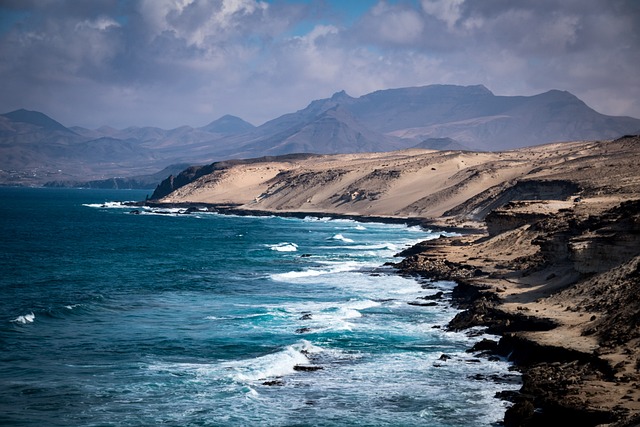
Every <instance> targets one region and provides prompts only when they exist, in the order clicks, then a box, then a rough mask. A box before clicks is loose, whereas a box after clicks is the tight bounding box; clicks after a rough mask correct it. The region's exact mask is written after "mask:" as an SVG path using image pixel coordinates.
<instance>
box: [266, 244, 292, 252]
mask: <svg viewBox="0 0 640 427" xmlns="http://www.w3.org/2000/svg"><path fill="white" fill-rule="evenodd" d="M267 246H268V247H269V248H270V249H271V250H272V251H277V252H295V251H297V250H298V245H297V244H295V243H288V242H283V243H278V244H275V245H267Z"/></svg>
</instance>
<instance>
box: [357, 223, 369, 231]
mask: <svg viewBox="0 0 640 427" xmlns="http://www.w3.org/2000/svg"><path fill="white" fill-rule="evenodd" d="M355 229H356V230H366V229H367V227H365V226H364V225H360V224H358V225H356V226H355Z"/></svg>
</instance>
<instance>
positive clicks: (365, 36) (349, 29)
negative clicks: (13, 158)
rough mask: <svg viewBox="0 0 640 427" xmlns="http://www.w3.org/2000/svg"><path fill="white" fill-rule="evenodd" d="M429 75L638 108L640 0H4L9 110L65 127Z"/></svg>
mask: <svg viewBox="0 0 640 427" xmlns="http://www.w3.org/2000/svg"><path fill="white" fill-rule="evenodd" d="M430 84H456V85H476V84H483V85H485V86H486V87H487V88H488V89H490V90H491V91H492V92H493V93H494V94H496V95H534V94H537V93H542V92H546V91H547V90H551V89H560V90H567V91H569V92H571V93H573V94H574V95H576V96H578V97H579V98H580V99H582V100H583V101H585V102H586V103H587V104H588V105H589V106H590V107H592V108H594V109H595V110H596V111H598V112H600V113H603V114H609V115H626V116H632V117H637V118H640V1H638V0H395V1H392V0H318V1H311V0H268V1H267V0H207V1H204V0H131V1H125V0H91V1H89V0H0V85H1V86H0V113H6V112H9V111H13V110H16V109H19V108H25V109H27V110H36V111H41V112H43V113H45V114H47V115H49V116H50V117H52V118H54V119H56V120H58V121H59V122H61V123H62V124H64V125H65V126H83V127H87V128H92V129H93V128H97V127H99V126H103V125H107V126H112V127H116V128H125V127H128V126H157V127H161V128H163V129H172V128H175V127H178V126H182V125H189V126H193V127H198V126H204V125H206V124H208V123H209V122H211V121H213V120H215V119H217V118H219V117H221V116H223V115H225V114H232V115H235V116H239V117H241V118H243V119H245V120H247V121H249V122H251V123H253V124H254V125H260V124H262V123H264V122H266V121H268V120H271V119H273V118H276V117H278V116H280V115H282V114H285V113H288V112H293V111H296V110H299V109H302V108H304V107H305V106H306V105H308V104H309V102H311V101H312V100H314V99H321V98H328V97H330V96H331V95H332V94H333V93H335V92H338V91H341V90H345V91H346V92H347V93H348V94H349V95H351V96H354V97H359V96H362V95H365V94H367V93H370V92H373V91H376V90H381V89H389V88H398V87H410V86H424V85H430Z"/></svg>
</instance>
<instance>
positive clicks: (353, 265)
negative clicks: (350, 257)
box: [269, 261, 364, 282]
mask: <svg viewBox="0 0 640 427" xmlns="http://www.w3.org/2000/svg"><path fill="white" fill-rule="evenodd" d="M321 263H322V264H327V265H330V266H331V267H329V268H324V269H319V268H310V269H307V270H303V271H289V272H286V273H276V274H271V275H270V276H269V277H270V278H271V279H272V280H276V281H280V282H287V281H290V280H295V279H302V278H306V277H317V276H324V275H329V274H335V273H345V272H347V271H355V270H358V269H360V268H361V267H363V266H364V264H362V263H358V262H355V261H347V262H338V263H336V262H332V261H324V262H321Z"/></svg>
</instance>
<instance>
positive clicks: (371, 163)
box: [149, 136, 640, 426]
mask: <svg viewBox="0 0 640 427" xmlns="http://www.w3.org/2000/svg"><path fill="white" fill-rule="evenodd" d="M638 159H640V137H638V136H625V137H622V138H618V139H615V140H603V141H578V142H568V143H555V144H547V145H541V146H534V147H528V148H521V149H516V150H510V151H502V152H473V151H461V150H456V151H435V150H424V149H409V150H402V151H394V152H387V153H358V154H338V155H306V154H305V155H287V156H282V157H264V158H258V159H251V160H237V161H224V162H218V163H213V164H210V165H207V166H201V167H191V168H189V169H186V170H185V171H183V172H182V173H181V174H179V175H177V176H175V177H174V176H171V177H169V178H168V179H166V180H165V181H164V182H163V183H162V184H160V185H159V186H158V188H157V189H156V191H155V192H154V194H153V196H152V197H151V200H150V201H149V203H152V204H160V205H179V206H185V207H192V208H199V207H205V206H206V207H207V208H209V209H221V210H227V211H229V210H233V211H236V212H255V213H260V212H270V213H275V214H297V215H303V214H326V215H344V216H356V217H363V218H364V217H366V218H379V219H395V220H405V221H419V222H421V223H422V224H423V226H425V227H434V228H438V227H440V228H455V229H457V230H460V231H461V233H460V235H459V236H457V237H441V238H439V239H436V240H432V241H427V242H423V243H422V244H419V245H417V246H415V247H413V248H411V249H409V250H407V251H405V252H404V253H402V256H404V259H403V260H402V261H400V262H399V263H398V264H397V265H396V266H397V268H398V269H399V270H400V271H401V272H402V273H403V274H411V275H418V276H421V277H424V278H425V279H428V280H437V279H448V280H455V281H457V282H458V287H457V288H456V290H455V292H454V295H453V299H454V303H456V304H459V305H460V307H461V308H463V309H464V311H462V312H461V313H460V314H459V315H458V316H457V317H456V318H455V319H453V321H452V322H451V323H450V324H449V325H448V327H449V328H451V329H454V330H462V329H465V328H468V327H472V326H486V327H488V329H489V331H491V332H494V333H496V334H499V335H500V336H501V339H500V342H498V343H496V342H484V343H483V345H482V348H477V349H476V350H477V351H489V352H491V353H493V354H499V355H503V356H507V355H508V356H509V357H510V360H512V361H513V362H514V363H515V364H516V365H517V366H518V367H519V369H520V370H521V371H522V372H523V387H522V389H521V391H520V392H519V393H516V394H513V395H505V396H503V397H504V398H507V399H508V400H511V401H512V402H514V405H513V406H512V407H511V408H510V409H509V410H508V411H507V413H506V416H505V425H507V426H514V425H530V426H535V425H555V424H557V422H558V420H559V419H563V418H564V419H566V417H571V419H572V420H574V423H575V424H576V425H582V426H595V425H617V426H632V425H637V423H640V300H638V298H637V295H638V294H639V293H640V166H639V164H638Z"/></svg>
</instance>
